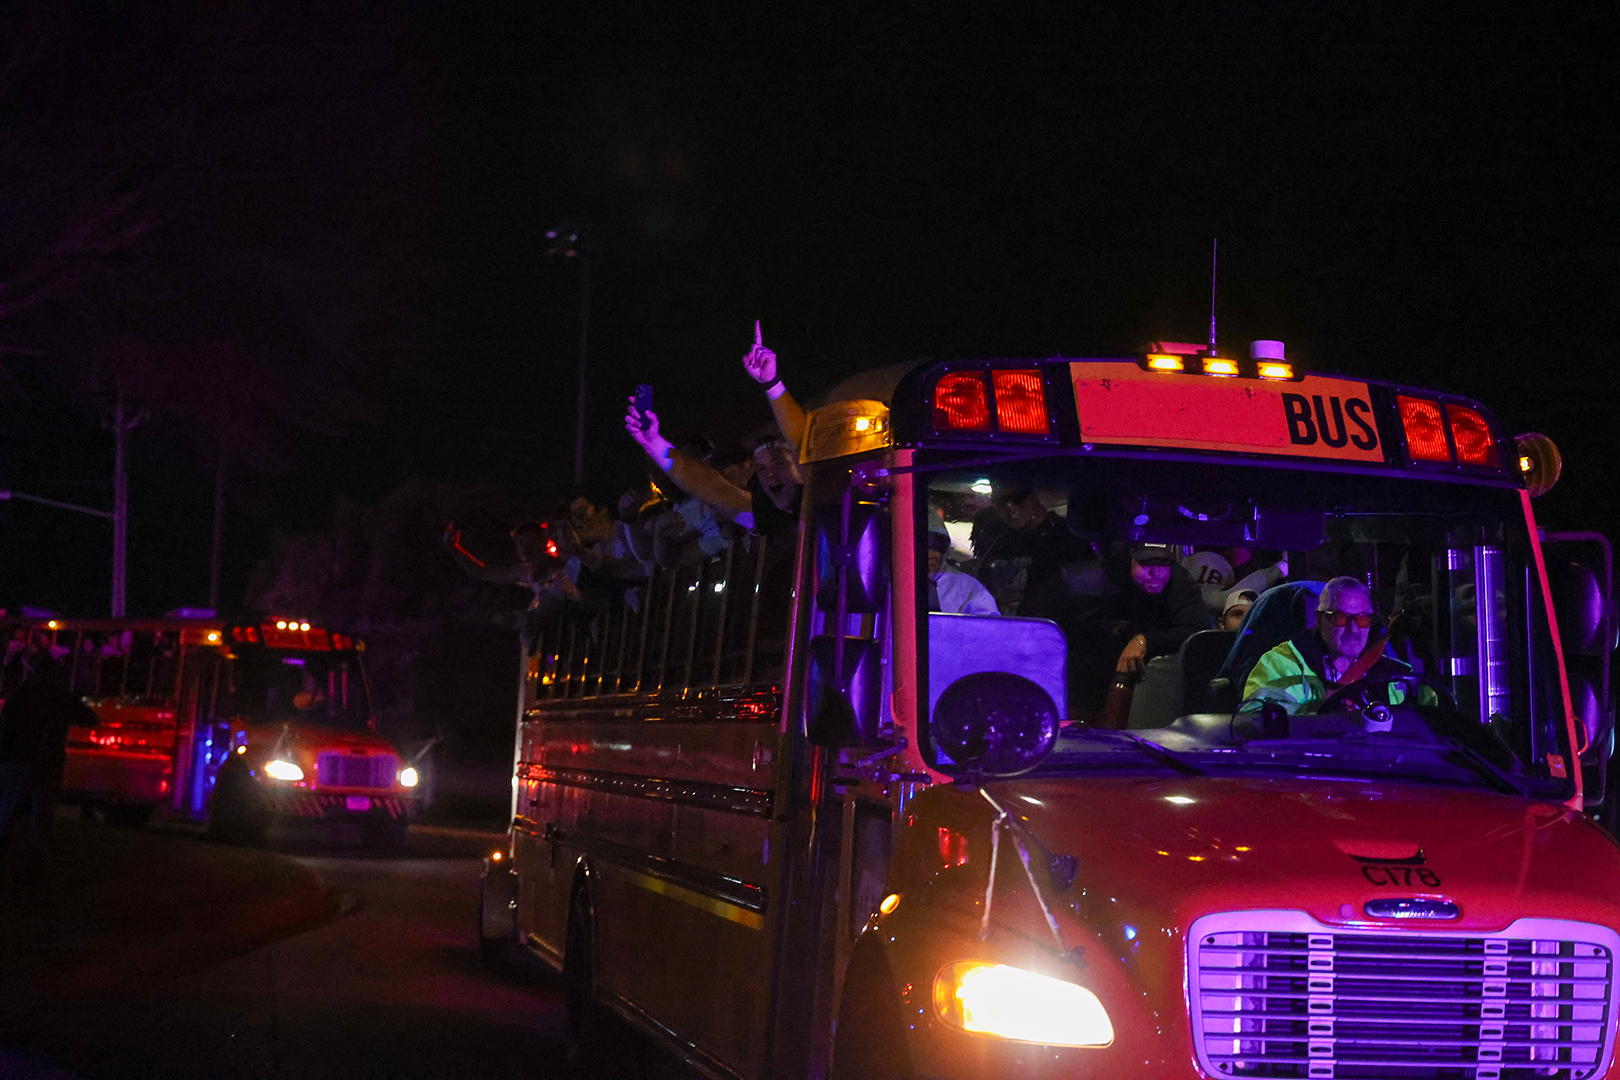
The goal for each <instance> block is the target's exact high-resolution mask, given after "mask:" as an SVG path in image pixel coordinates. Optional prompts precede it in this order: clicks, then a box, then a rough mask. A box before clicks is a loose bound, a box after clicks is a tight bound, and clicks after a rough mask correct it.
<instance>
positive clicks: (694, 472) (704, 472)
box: [624, 398, 754, 529]
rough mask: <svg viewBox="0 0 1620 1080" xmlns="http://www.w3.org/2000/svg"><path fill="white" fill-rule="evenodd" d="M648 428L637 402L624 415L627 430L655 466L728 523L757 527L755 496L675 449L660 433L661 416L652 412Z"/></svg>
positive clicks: (646, 416) (648, 416)
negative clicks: (643, 422) (710, 507)
mask: <svg viewBox="0 0 1620 1080" xmlns="http://www.w3.org/2000/svg"><path fill="white" fill-rule="evenodd" d="M645 419H646V421H647V426H646V427H643V426H642V420H643V414H642V412H641V410H640V409H637V408H636V399H635V398H631V399H630V407H629V408H628V409H627V410H626V411H625V414H624V429H625V430H626V431H627V432H629V433H630V437H631V438H632V439H634V440H635V441H636V442H637V443H638V444H640V446H641V448H642V449H643V450H645V451H647V456H648V457H650V458H652V459H653V463H654V464H656V465H657V466H658V467H659V468H660V469H663V470H664V472H665V473H667V474H669V478H670V479H671V480H673V481H675V484H676V486H678V487H679V488H680V489H681V490H682V491H684V492H686V493H687V494H688V495H693V496H696V497H697V498H699V499H702V500H703V501H704V502H706V503H708V504H709V505H710V506H712V507H714V509H715V513H717V514H718V515H720V516H721V517H723V518H725V519H726V520H727V521H735V522H737V524H739V525H741V526H742V527H743V528H745V529H751V528H753V527H754V511H753V506H754V500H753V496H751V495H749V494H748V492H746V491H744V490H743V489H742V488H740V487H738V486H737V485H735V484H733V483H731V482H730V481H729V480H727V479H726V478H725V477H723V476H721V475H720V473H719V471H718V470H716V469H713V468H711V467H710V466H708V465H706V464H704V463H703V462H701V461H698V460H696V459H695V458H691V457H688V456H687V455H685V454H683V453H681V452H680V451H679V450H677V449H675V446H674V444H672V443H671V442H670V441H669V440H668V439H666V438H664V437H663V436H662V435H661V434H659V432H658V414H657V413H655V412H653V411H651V410H648V411H647V413H646V414H645Z"/></svg>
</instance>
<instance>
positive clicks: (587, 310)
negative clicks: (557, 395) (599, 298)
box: [574, 249, 591, 488]
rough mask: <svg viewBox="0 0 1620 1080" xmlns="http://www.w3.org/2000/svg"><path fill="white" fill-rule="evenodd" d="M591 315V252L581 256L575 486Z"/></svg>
mask: <svg viewBox="0 0 1620 1080" xmlns="http://www.w3.org/2000/svg"><path fill="white" fill-rule="evenodd" d="M590 317H591V253H590V252H589V251H588V250H583V249H582V250H581V251H580V256H579V397H578V399H577V400H575V402H574V487H576V488H578V487H580V486H581V485H583V484H584V483H585V357H586V356H587V355H588V354H587V352H586V350H585V340H586V338H585V332H586V330H587V329H588V328H589V326H590Z"/></svg>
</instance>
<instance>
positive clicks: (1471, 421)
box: [1446, 404, 1502, 468]
mask: <svg viewBox="0 0 1620 1080" xmlns="http://www.w3.org/2000/svg"><path fill="white" fill-rule="evenodd" d="M1446 419H1447V420H1449V421H1451V438H1452V441H1453V442H1455V443H1456V444H1457V457H1458V459H1459V460H1461V461H1463V462H1465V463H1466V464H1469V465H1489V466H1491V467H1493V468H1499V467H1501V464H1502V459H1501V456H1500V455H1499V454H1498V453H1497V449H1496V440H1495V439H1494V438H1492V436H1491V426H1490V425H1489V424H1487V423H1486V422H1485V418H1484V417H1483V416H1481V415H1480V414H1479V413H1478V412H1476V411H1475V410H1473V409H1470V408H1468V407H1467V406H1464V405H1449V404H1448V405H1447V406H1446Z"/></svg>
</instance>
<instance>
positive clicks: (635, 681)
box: [533, 526, 795, 698]
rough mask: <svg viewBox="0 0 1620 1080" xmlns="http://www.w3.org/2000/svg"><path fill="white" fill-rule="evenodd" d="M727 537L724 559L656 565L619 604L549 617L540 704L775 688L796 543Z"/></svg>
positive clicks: (538, 640)
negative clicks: (711, 689) (695, 690)
mask: <svg viewBox="0 0 1620 1080" xmlns="http://www.w3.org/2000/svg"><path fill="white" fill-rule="evenodd" d="M724 528H725V531H726V535H727V538H728V539H729V544H728V545H727V546H726V547H725V549H724V550H723V551H721V552H720V554H718V555H713V556H708V555H702V556H701V557H693V558H686V559H682V560H680V561H679V562H677V563H676V564H675V565H674V566H667V567H666V566H658V567H656V568H654V570H653V572H652V573H651V575H650V576H649V577H648V578H647V580H646V581H645V582H643V583H639V584H637V585H636V586H635V587H633V588H630V589H626V590H623V592H622V594H621V595H615V596H612V597H593V598H588V599H587V598H581V599H580V600H576V601H570V602H568V603H565V604H560V605H558V606H557V607H556V608H555V609H553V610H552V611H550V612H548V613H547V617H546V619H545V620H544V621H543V622H542V623H541V624H540V625H539V626H538V627H536V634H535V637H534V642H535V644H534V646H533V655H534V657H535V659H536V661H537V662H536V664H535V665H534V668H533V670H534V673H535V676H536V678H535V686H534V688H533V689H534V690H535V692H536V693H537V694H538V696H540V697H542V698H578V697H598V696H604V695H614V694H653V693H660V694H662V693H671V692H682V691H684V690H686V689H689V688H698V687H705V686H738V685H750V686H759V685H761V684H773V685H779V684H780V681H781V679H782V672H783V663H784V658H785V656H786V638H787V628H788V627H787V623H788V612H789V611H790V609H791V602H792V575H793V569H794V555H795V546H794V543H793V537H792V535H791V534H784V535H778V536H774V537H757V536H745V535H744V534H743V533H741V532H740V531H739V530H734V529H732V528H731V527H730V526H725V527H724Z"/></svg>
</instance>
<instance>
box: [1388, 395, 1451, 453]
mask: <svg viewBox="0 0 1620 1080" xmlns="http://www.w3.org/2000/svg"><path fill="white" fill-rule="evenodd" d="M1395 401H1396V403H1397V404H1398V405H1399V406H1400V410H1401V425H1402V426H1403V427H1404V428H1406V449H1407V451H1408V452H1409V453H1410V454H1411V455H1412V458H1413V460H1415V461H1450V460H1451V449H1450V447H1448V446H1446V424H1445V421H1444V420H1442V419H1441V417H1440V406H1439V405H1436V404H1435V403H1434V402H1432V401H1425V400H1424V399H1422V398H1413V397H1407V396H1406V395H1405V394H1400V395H1397V397H1396V398H1395Z"/></svg>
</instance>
